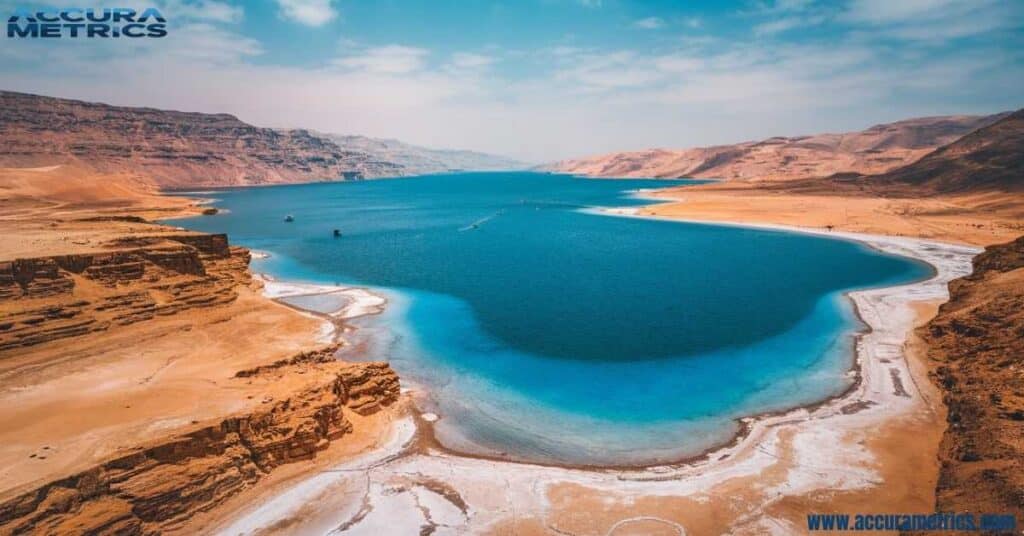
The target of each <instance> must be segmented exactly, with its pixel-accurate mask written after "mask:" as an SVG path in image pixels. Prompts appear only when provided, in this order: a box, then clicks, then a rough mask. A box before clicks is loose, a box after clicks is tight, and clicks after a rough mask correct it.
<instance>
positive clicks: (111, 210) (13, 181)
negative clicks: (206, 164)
mask: <svg viewBox="0 0 1024 536" xmlns="http://www.w3.org/2000/svg"><path fill="white" fill-rule="evenodd" d="M89 184H94V185H102V186H98V188H99V189H101V190H102V192H103V195H98V196H89V195H83V194H86V193H87V190H88V185H89ZM140 186H142V189H141V190H140V189H139V187H140ZM195 209H196V207H195V206H193V202H192V201H191V200H187V199H182V198H161V197H156V196H154V195H153V194H152V192H151V191H150V190H149V189H148V188H147V187H145V185H144V184H141V183H140V182H138V181H136V180H134V179H132V178H130V177H127V176H125V175H123V174H113V175H97V174H95V172H94V171H90V170H89V169H88V168H84V167H71V166H58V167H47V168H41V169H40V168H35V169H10V168H8V169H0V236H3V240H0V534H10V533H19V534H20V533H31V534H109V533H118V534H153V533H158V532H175V531H178V532H181V533H192V532H194V531H195V528H194V525H195V524H196V523H197V521H196V519H197V518H199V517H205V518H206V520H207V522H209V521H210V520H212V519H215V518H216V516H217V515H218V512H219V511H220V510H218V507H220V506H222V505H226V504H227V503H231V502H238V501H243V500H245V498H246V497H250V496H254V495H259V494H260V493H262V492H263V490H264V489H265V487H266V486H272V485H273V483H274V481H275V479H278V478H280V477H279V476H278V475H281V474H282V473H285V474H288V473H289V472H291V473H292V474H300V473H301V472H302V471H303V470H304V468H305V467H307V465H300V464H294V463H292V462H298V461H307V462H308V467H313V466H314V464H319V465H329V464H331V463H333V462H334V461H336V460H339V459H343V458H344V457H346V456H350V455H353V454H356V453H358V452H362V451H364V450H366V449H369V448H372V447H373V446H374V444H376V442H377V441H379V440H381V437H382V436H383V434H384V432H385V431H386V429H387V426H386V425H387V422H388V420H389V419H391V418H392V415H393V414H394V412H393V411H392V409H391V408H392V407H393V405H392V403H393V402H394V401H395V400H396V399H397V397H398V394H399V391H398V378H397V377H396V376H395V374H394V372H393V371H391V369H390V368H389V367H388V366H387V365H386V364H382V363H343V362H339V361H337V360H336V359H335V357H334V355H335V350H336V347H335V346H328V347H325V348H321V349H319V350H315V349H316V348H318V347H319V346H321V344H322V343H318V342H317V341H318V340H320V339H322V337H323V331H322V328H323V322H322V321H321V320H319V319H316V318H312V317H307V316H303V315H300V314H298V313H296V312H295V311H293V310H291V309H289V308H287V307H285V306H283V305H280V304H277V303H274V302H272V301H270V300H268V299H266V298H264V297H263V296H261V295H260V292H259V290H260V289H259V282H258V281H254V280H253V279H252V278H251V277H250V273H249V271H248V262H249V253H248V251H247V250H245V249H244V248H239V247H233V246H231V245H230V244H229V243H228V241H227V238H226V237H225V236H223V235H207V234H201V233H194V232H187V231H182V230H180V229H176V228H173V227H168V226H165V225H157V224H153V223H150V222H148V221H147V220H146V219H144V217H143V216H146V217H153V216H154V215H155V216H167V215H169V214H174V213H176V212H194V211H195ZM311 349H314V350H312V351H311ZM284 465H290V466H291V468H290V469H287V470H285V469H280V468H281V467H282V466H284ZM307 470H308V469H307ZM225 507H226V508H227V506H225ZM198 523H201V522H198Z"/></svg>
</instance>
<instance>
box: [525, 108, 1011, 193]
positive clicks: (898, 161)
mask: <svg viewBox="0 0 1024 536" xmlns="http://www.w3.org/2000/svg"><path fill="white" fill-rule="evenodd" d="M1006 115H1008V114H1007V113H1003V114H996V115H990V116H968V115H956V116H942V117H924V118H918V119H908V120H905V121H897V122H895V123H887V124H882V125H875V126H873V127H871V128H868V129H866V130H863V131H860V132H850V133H845V134H817V135H813V136H798V137H774V138H768V139H766V140H762V141H757V142H744V143H738V144H735V145H720V146H714V147H699V148H693V149H649V150H645V151H634V152H620V153H611V154H606V155H601V156H594V157H589V158H582V159H577V160H565V161H562V162H556V163H554V164H550V165H547V166H544V167H543V169H548V170H552V171H560V172H566V173H578V174H582V175H591V176H597V177H699V178H718V179H751V180H765V181H771V180H790V179H799V178H808V177H825V176H829V175H833V174H836V173H843V172H847V173H848V172H854V173H865V174H867V173H882V172H885V171H889V170H891V169H893V168H896V167H899V166H902V165H906V164H909V163H911V162H914V161H916V160H917V159H919V158H921V157H922V156H924V155H925V154H928V153H929V152H931V151H932V150H934V149H935V148H937V147H940V146H942V145H945V144H947V143H950V142H953V141H955V140H956V139H958V138H960V137H961V136H963V135H965V134H967V133H969V132H971V131H973V130H975V129H978V128H981V127H984V126H987V125H990V124H992V123H994V122H996V121H998V120H999V119H1002V118H1003V117H1006Z"/></svg>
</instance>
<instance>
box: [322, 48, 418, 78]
mask: <svg viewBox="0 0 1024 536" xmlns="http://www.w3.org/2000/svg"><path fill="white" fill-rule="evenodd" d="M428 54H429V51H427V50H426V49H422V48H416V47H408V46H402V45H387V46H382V47H374V48H369V49H366V50H365V51H362V52H361V53H359V54H356V55H352V56H346V57H342V58H338V59H337V60H335V61H334V65H337V66H341V67H347V68H350V69H357V70H363V71H368V72H372V73H383V74H405V73H411V72H414V71H418V70H420V69H422V68H423V66H424V63H425V59H426V57H427V55H428Z"/></svg>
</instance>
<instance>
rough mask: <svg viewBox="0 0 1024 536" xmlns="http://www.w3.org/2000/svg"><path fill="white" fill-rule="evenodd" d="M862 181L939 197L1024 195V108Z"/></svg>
mask: <svg viewBox="0 0 1024 536" xmlns="http://www.w3.org/2000/svg"><path fill="white" fill-rule="evenodd" d="M862 179H863V180H868V181H870V182H871V183H872V185H875V186H879V187H886V186H887V187H897V188H898V187H901V186H908V187H912V188H913V189H914V190H916V191H929V192H938V193H955V192H978V191H1004V192H1015V191H1021V190H1024V109H1021V110H1018V111H1016V112H1014V113H1012V114H1010V115H1008V116H1006V117H1004V118H1002V119H1001V120H999V121H997V122H995V123H993V124H991V125H988V126H985V127H983V128H980V129H978V130H975V131H974V132H971V133H970V134H967V135H966V136H964V137H962V138H960V139H958V140H956V141H954V142H952V143H950V144H949V145H945V146H943V147H940V148H938V149H936V150H934V151H932V152H931V153H928V154H927V155H925V156H924V157H922V158H921V159H920V160H918V161H917V162H914V163H912V164H909V165H906V166H903V167H900V168H897V169H894V170H892V171H889V172H886V173H882V174H879V175H875V176H871V177H866V178H862Z"/></svg>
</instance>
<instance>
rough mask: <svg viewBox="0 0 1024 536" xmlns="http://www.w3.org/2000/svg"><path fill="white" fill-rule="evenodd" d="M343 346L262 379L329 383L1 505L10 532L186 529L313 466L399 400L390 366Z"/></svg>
mask: <svg viewBox="0 0 1024 536" xmlns="http://www.w3.org/2000/svg"><path fill="white" fill-rule="evenodd" d="M336 350H337V347H336V346H331V347H328V348H324V349H321V350H317V351H313V352H306V353H303V354H300V355H297V356H295V357H294V358H293V359H290V360H285V361H283V362H281V363H275V366H270V367H264V368H260V369H255V370H250V371H245V373H244V374H239V375H238V376H237V378H236V381H239V382H242V381H246V379H250V378H253V377H256V376H260V375H262V374H283V373H295V372H297V370H295V369H302V370H301V372H303V373H313V372H314V371H313V370H311V369H310V367H315V368H316V370H315V372H316V373H318V374H320V375H322V377H323V378H325V379H324V380H323V381H321V382H319V383H317V384H315V385H313V386H311V387H307V388H306V389H303V390H301V391H299V392H296V393H294V395H292V396H291V397H289V398H287V399H284V400H279V401H269V402H268V403H266V404H265V405H264V406H263V407H260V408H258V409H257V410H255V411H252V412H249V413H246V414H243V415H237V416H231V417H228V418H225V419H223V420H222V421H220V422H218V423H216V424H212V425H209V426H202V427H200V428H198V429H196V430H194V431H191V432H188V433H185V434H183V435H180V436H177V437H172V438H168V439H164V440H159V441H156V442H154V443H153V444H151V445H146V446H143V447H141V448H138V449H136V450H134V451H133V452H131V453H129V454H126V455H123V456H119V457H117V458H114V459H111V460H108V461H106V462H105V463H102V464H99V465H97V466H95V467H92V468H90V469H88V470H85V471H82V472H79V473H77V474H74V475H71V476H69V477H66V478H62V479H59V480H57V481H54V482H51V483H48V484H46V485H44V486H41V487H38V488H36V489H33V490H31V491H28V492H25V493H22V494H20V495H18V496H16V497H14V498H11V499H9V500H7V501H5V502H3V503H2V504H0V534H8V533H14V534H21V533H32V534H67V533H74V534H156V533H160V532H162V531H165V530H169V529H175V528H181V526H182V525H183V524H185V523H186V522H187V521H188V520H189V519H190V518H191V517H192V516H194V515H196V514H197V513H200V512H206V511H209V510H211V509H212V508H214V507H216V506H218V505H220V504H222V503H223V502H224V501H225V500H227V499H228V498H229V497H231V496H233V495H235V494H237V493H239V492H240V491H242V490H244V489H247V488H249V487H251V486H252V485H254V484H255V483H256V482H257V481H259V480H260V479H262V478H263V477H264V476H266V475H267V474H269V473H270V472H271V471H273V470H274V469H275V468H276V467H279V466H281V465H284V464H288V463H293V462H297V461H303V460H310V459H312V458H314V457H315V456H316V455H317V453H318V452H320V451H322V450H324V449H326V448H328V447H329V446H330V445H331V443H332V442H334V441H337V440H339V439H341V438H343V436H345V435H346V434H348V433H350V432H351V431H352V427H353V425H352V422H351V421H350V420H349V419H348V418H347V417H346V412H347V411H353V412H356V413H359V414H361V415H368V414H372V413H375V412H377V411H379V410H380V409H381V408H382V407H384V406H387V405H389V404H391V403H393V402H395V401H396V400H397V399H398V396H399V382H398V377H397V376H396V375H395V373H394V372H393V371H392V370H391V368H390V367H389V366H388V365H387V364H386V363H342V362H338V361H336V360H335V359H334V353H335V351H336Z"/></svg>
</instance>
